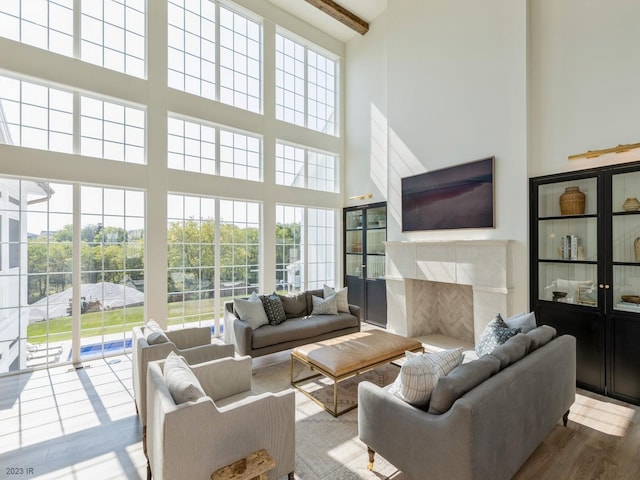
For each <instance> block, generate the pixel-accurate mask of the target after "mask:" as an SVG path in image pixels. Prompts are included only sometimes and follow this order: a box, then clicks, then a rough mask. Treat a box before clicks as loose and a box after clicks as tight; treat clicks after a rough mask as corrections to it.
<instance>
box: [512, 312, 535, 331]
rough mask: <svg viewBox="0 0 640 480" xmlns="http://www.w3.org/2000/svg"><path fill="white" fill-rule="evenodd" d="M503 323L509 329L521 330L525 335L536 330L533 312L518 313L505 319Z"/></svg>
mask: <svg viewBox="0 0 640 480" xmlns="http://www.w3.org/2000/svg"><path fill="white" fill-rule="evenodd" d="M504 323H506V324H507V326H508V327H509V328H521V329H522V333H527V332H528V331H529V330H533V329H534V328H536V326H537V325H536V314H535V313H534V312H529V313H524V312H523V313H518V314H516V315H513V316H511V317H509V318H507V319H506V320H505V321H504Z"/></svg>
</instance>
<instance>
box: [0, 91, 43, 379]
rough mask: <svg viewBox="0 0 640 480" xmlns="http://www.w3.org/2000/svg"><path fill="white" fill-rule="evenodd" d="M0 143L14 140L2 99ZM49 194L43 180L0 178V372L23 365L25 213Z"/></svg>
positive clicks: (25, 289)
mask: <svg viewBox="0 0 640 480" xmlns="http://www.w3.org/2000/svg"><path fill="white" fill-rule="evenodd" d="M0 143H7V144H12V143H13V142H12V140H11V134H10V132H9V129H8V128H7V124H6V121H5V116H4V110H3V108H2V102H1V101H0ZM20 185H22V187H20ZM52 194H53V190H51V188H50V187H49V186H48V184H46V183H42V182H24V181H23V182H22V184H20V182H19V181H17V180H16V181H13V180H10V179H6V178H0V373H6V372H9V371H14V370H20V369H24V368H25V367H26V361H27V326H28V325H29V315H28V305H27V294H28V292H27V275H25V274H24V272H26V271H27V267H28V260H27V239H28V233H27V224H26V221H25V220H26V218H25V216H24V215H25V212H26V210H27V205H28V204H29V203H35V202H39V201H46V200H48V199H49V198H50V197H51V195H52Z"/></svg>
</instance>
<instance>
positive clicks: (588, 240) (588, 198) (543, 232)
mask: <svg viewBox="0 0 640 480" xmlns="http://www.w3.org/2000/svg"><path fill="white" fill-rule="evenodd" d="M597 189H598V181H597V178H596V177H593V178H585V179H580V180H572V181H567V182H557V183H550V184H543V185H540V187H539V190H538V281H539V285H538V299H539V300H548V301H552V302H560V303H572V304H580V305H584V306H589V307H597V305H598V265H597V262H598V216H597V215H598V197H597Z"/></svg>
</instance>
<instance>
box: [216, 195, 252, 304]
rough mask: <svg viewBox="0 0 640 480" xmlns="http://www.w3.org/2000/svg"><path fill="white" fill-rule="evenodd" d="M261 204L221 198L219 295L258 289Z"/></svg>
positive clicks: (234, 294)
mask: <svg viewBox="0 0 640 480" xmlns="http://www.w3.org/2000/svg"><path fill="white" fill-rule="evenodd" d="M260 224H261V222H260V204H258V203H255V202H243V201H238V200H220V287H221V289H222V291H221V293H220V296H221V297H223V298H225V297H235V296H238V295H247V294H248V293H251V292H253V291H255V292H256V293H258V291H259V290H260V285H259V280H260V271H259V268H260Z"/></svg>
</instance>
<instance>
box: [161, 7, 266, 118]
mask: <svg viewBox="0 0 640 480" xmlns="http://www.w3.org/2000/svg"><path fill="white" fill-rule="evenodd" d="M168 7H169V32H168V35H169V36H168V45H169V86H170V87H172V88H176V89H179V90H183V91H185V92H189V93H193V94H194V95H199V96H202V97H206V98H210V99H212V100H219V101H220V102H222V103H226V104H228V105H233V106H234V107H238V108H242V109H244V110H248V111H251V112H256V113H259V112H260V111H261V108H262V85H261V82H262V26H261V24H260V23H259V22H257V21H254V20H253V19H251V18H249V17H248V16H247V15H245V14H242V13H239V12H238V11H236V10H231V9H230V8H228V7H226V6H223V5H221V4H219V3H218V2H214V1H210V0H194V1H191V2H182V1H178V0H168ZM216 19H217V20H218V21H217V22H216ZM216 28H217V29H218V31H219V32H218V33H219V44H216ZM218 79H219V81H218Z"/></svg>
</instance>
